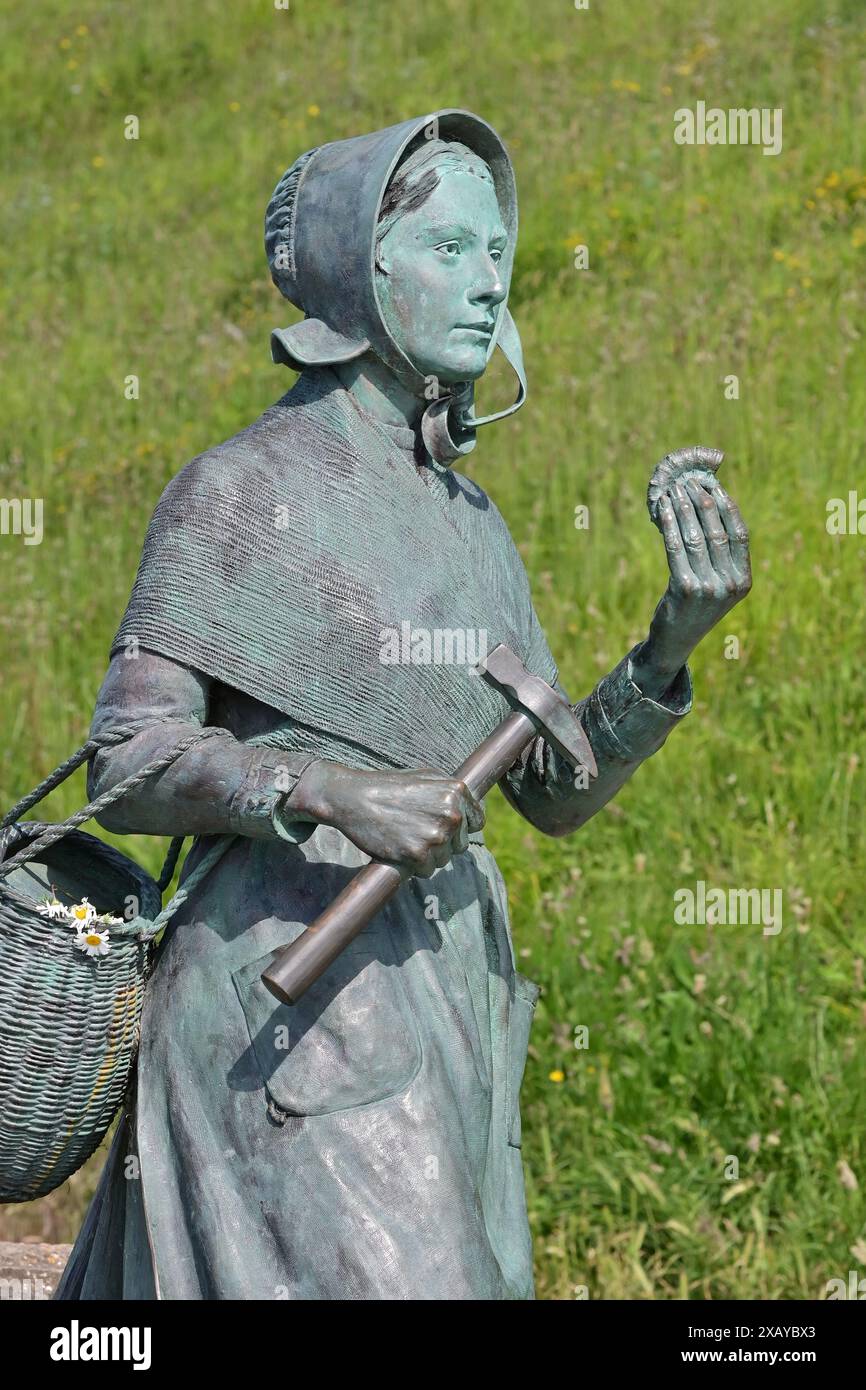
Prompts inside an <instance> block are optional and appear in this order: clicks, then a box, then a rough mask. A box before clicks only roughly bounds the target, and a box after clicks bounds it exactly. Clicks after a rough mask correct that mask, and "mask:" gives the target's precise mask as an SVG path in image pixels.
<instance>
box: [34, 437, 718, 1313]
mask: <svg viewBox="0 0 866 1390" xmlns="http://www.w3.org/2000/svg"><path fill="white" fill-rule="evenodd" d="M391 433H392V436H393V444H394V447H395V448H396V449H398V450H400V451H401V456H402V457H403V458H404V459H405V464H406V467H409V468H412V467H416V466H417V459H418V454H417V449H418V443H417V441H416V440H415V438H414V435H413V432H412V431H410V430H401V429H399V428H392V429H391ZM560 688H561V687H560ZM690 704H691V686H690V679H689V675H688V671H687V669H686V668H683V670H682V671H681V672H680V673H679V676H678V677H677V680H676V681H675V682H674V684H673V686H672V687H671V689H670V691H669V692H667V695H666V697H665V703H663V704H660V703H657V702H655V701H652V700H649V699H647V698H645V697H643V696H642V694H641V692H640V691H639V690H638V689H637V687H636V686H635V685H634V682H633V681H632V680H631V676H630V661H629V658H623V661H621V662H620V663H619V665H618V666H617V667H616V668H615V669H614V671H613V672H611V673H610V674H609V675H608V676H606V677H604V679H603V680H602V681H600V682H599V684H598V685H597V686H596V688H595V690H594V691H593V692H592V694H591V695H590V696H589V697H588V698H587V699H586V700H584V701H582V702H581V703H580V704H579V705H578V706H577V707H576V708H577V711H578V714H579V716H580V717H581V719H582V722H583V725H584V728H585V730H586V733H587V736H588V737H589V740H590V743H591V745H592V748H593V752H594V754H595V757H596V761H597V764H598V778H597V779H596V780H595V781H593V782H591V783H590V785H589V786H588V787H583V786H578V787H576V786H575V784H574V778H573V774H572V772H571V770H570V769H569V768H568V766H567V764H565V763H564V761H563V760H562V759H561V758H560V757H559V755H558V754H556V753H555V752H554V750H553V749H552V748H551V746H550V745H549V744H548V743H547V742H546V741H545V740H544V739H543V738H542V737H538V738H537V739H536V740H535V741H534V743H533V744H532V745H531V746H530V747H529V748H528V749H527V750H526V753H525V754H524V756H523V757H522V758H521V759H520V760H519V762H518V763H517V764H515V767H514V768H513V769H512V771H511V772H510V773H509V774H508V776H507V778H505V779H504V780H503V783H502V784H501V786H502V789H503V791H504V792H505V794H506V796H507V797H508V799H509V801H510V802H511V803H512V805H513V806H514V807H515V809H516V810H517V811H519V812H520V813H521V814H523V815H524V816H526V817H527V819H529V820H530V821H531V822H533V823H534V824H536V825H537V826H539V827H540V828H541V829H545V830H551V829H552V833H560V831H559V830H558V829H557V828H556V827H557V824H558V822H557V817H558V816H559V817H565V818H567V819H566V820H565V821H564V822H563V823H567V824H568V825H569V827H570V828H576V827H577V826H578V825H579V824H581V823H583V822H584V821H585V820H587V819H588V818H589V817H590V816H591V815H593V814H594V813H595V812H596V811H597V810H598V809H599V808H600V807H601V806H603V805H604V804H605V802H606V801H607V800H609V798H610V797H611V796H612V795H614V794H615V792H616V791H617V790H618V788H619V787H620V786H622V784H623V783H624V782H625V781H626V780H627V778H628V777H629V776H630V775H631V774H632V773H633V772H634V770H635V768H636V767H637V766H638V765H639V763H640V762H641V761H642V760H643V759H644V758H645V757H648V756H650V755H651V754H652V753H653V752H655V751H656V750H657V749H658V748H659V747H660V746H661V744H662V743H663V742H664V740H665V738H666V736H667V734H668V732H669V731H670V729H671V728H672V727H673V726H674V724H675V723H677V722H678V720H679V719H680V718H682V716H683V715H684V714H685V713H686V712H687V711H688V709H689V708H690ZM130 720H134V721H136V722H137V723H140V724H141V726H142V732H141V733H139V734H137V735H136V737H135V738H133V739H131V740H129V741H128V742H127V743H125V744H122V745H120V746H118V747H115V748H113V749H111V750H108V751H105V752H102V753H100V754H99V755H98V757H97V759H96V762H95V764H94V765H93V767H92V768H91V786H90V791H91V793H92V794H97V793H99V792H100V791H102V790H104V789H105V787H107V786H110V785H112V784H113V783H114V782H116V781H117V780H118V779H119V778H121V777H123V776H125V775H127V774H128V773H129V772H130V771H132V770H133V769H135V768H138V767H140V766H142V765H143V764H144V763H145V762H146V761H147V760H148V758H150V757H153V756H154V754H155V752H156V751H158V750H159V749H161V748H163V747H165V746H166V745H167V744H168V743H169V742H173V741H176V739H177V738H178V736H179V734H182V733H184V732H188V731H189V728H190V725H191V724H192V725H201V724H216V725H221V726H222V727H224V728H226V729H227V730H229V731H230V734H231V735H232V737H231V738H229V737H226V738H222V737H221V738H218V739H214V740H211V741H209V743H207V744H204V745H202V746H201V747H200V748H197V749H195V750H190V751H189V752H187V753H186V754H184V755H183V757H182V758H181V759H179V761H178V762H177V763H176V764H175V765H174V767H173V768H172V769H170V770H169V771H168V772H166V773H163V774H162V775H161V776H160V778H159V779H158V780H157V781H156V782H155V783H154V784H153V785H152V786H150V787H148V788H146V789H142V790H140V791H138V792H137V793H136V794H134V795H133V796H131V797H130V798H127V799H125V800H124V802H123V803H121V804H120V806H119V807H118V808H116V809H115V811H114V812H113V813H112V814H111V815H109V814H108V813H106V815H105V816H104V818H103V824H104V825H106V826H107V828H109V829H114V830H119V831H124V830H129V831H148V832H151V833H161V834H173V833H177V832H178V831H179V830H180V831H186V832H189V833H194V834H195V836H196V838H195V840H194V843H193V847H192V849H191V851H190V853H189V855H188V857H187V861H186V864H185V867H184V875H186V874H188V873H189V872H190V871H191V869H192V868H193V867H194V866H195V865H196V864H197V863H198V862H199V861H200V859H201V857H202V856H203V855H204V854H206V853H207V852H208V849H209V848H210V846H211V845H212V844H213V843H214V837H215V836H217V835H227V834H230V835H232V836H233V837H234V838H233V839H232V842H231V844H230V846H229V848H228V849H227V851H226V853H225V854H224V855H223V857H222V859H220V860H219V862H218V863H217V864H216V866H215V867H214V868H213V869H212V870H211V872H210V874H209V876H208V877H206V878H205V880H204V882H203V883H202V884H201V885H200V887H199V888H198V889H197V890H196V891H195V892H193V893H192V894H191V895H190V898H189V900H188V901H187V902H186V904H185V905H184V907H183V908H182V909H181V911H180V912H179V914H178V915H177V917H176V918H175V919H174V921H173V922H172V924H171V925H170V927H169V928H168V930H167V932H166V935H165V937H164V939H163V942H162V946H161V949H160V953H159V957H158V962H157V965H156V969H155V971H154V974H153V977H152V979H151V980H150V982H149V984H148V987H147V991H146V996H145V1007H144V1013H143V1018H142V1030H141V1046H140V1051H139V1057H138V1064H137V1074H136V1077H135V1081H134V1084H133V1085H132V1086H131V1089H130V1092H129V1094H128V1097H127V1100H126V1103H125V1105H124V1107H123V1110H122V1112H121V1118H120V1123H119V1125H118V1129H117V1132H116V1135H115V1139H114V1142H113V1145H112V1148H111V1151H110V1154H109V1157H108V1160H107V1162H106V1165H105V1168H104V1170H103V1173H102V1176H101V1179H100V1182H99V1186H98V1189H97V1191H96V1194H95V1196H94V1198H93V1201H92V1203H91V1206H90V1209H89V1211H88V1213H87V1216H86V1219H85V1222H84V1225H83V1227H82V1230H81V1233H80V1235H79V1237H78V1240H77V1242H76V1244H75V1247H74V1250H73V1253H72V1256H71V1258H70V1261H69V1264H68V1266H67V1269H66V1272H65V1275H64V1278H63V1281H62V1283H61V1285H60V1287H59V1288H58V1290H57V1293H56V1295H55V1297H56V1298H59V1299H105V1298H123V1299H147V1298H161V1299H230V1298H238V1299H316V1300H318V1299H329V1300H330V1299H412V1300H427V1299H472V1300H475V1299H529V1298H532V1297H533V1296H534V1286H533V1273H532V1245H531V1239H530V1231H529V1224H528V1219H527V1211H526V1200H525V1193H524V1179H523V1168H522V1155H521V1119H520V1108H519V1092H520V1086H521V1079H522V1076H523V1071H524V1066H525V1062H526V1056H527V1047H528V1042H529V1034H530V1027H531V1024H532V1019H533V1013H534V1009H535V1004H536V999H537V996H538V992H539V991H538V986H537V985H536V984H535V983H533V982H532V981H530V980H528V979H526V978H525V977H524V976H523V975H521V974H520V973H519V972H518V971H517V969H516V963H515V952H514V947H513V943H512V937H511V931H510V926H509V917H508V907H507V900H506V892H505V886H504V883H503V880H502V876H501V874H500V872H499V869H498V867H497V865H496V861H495V859H494V857H493V855H492V853H491V852H490V850H489V849H488V848H487V846H486V844H485V843H484V836H483V833H481V832H478V833H475V834H473V835H472V836H471V837H470V844H469V847H468V849H467V850H466V851H465V852H464V853H462V854H460V855H458V856H456V857H455V858H454V859H452V860H451V862H450V863H449V864H447V865H446V866H445V867H444V868H442V869H439V870H437V872H436V873H435V874H434V875H433V876H432V877H430V878H428V879H423V880H420V879H414V880H409V881H407V882H405V883H404V884H403V885H402V886H401V888H400V889H399V891H398V893H397V895H396V896H395V897H394V898H393V899H392V901H391V903H390V904H389V905H388V907H387V908H386V909H385V910H384V911H382V912H381V913H380V914H379V915H378V916H377V917H376V918H375V919H374V920H373V921H372V922H371V923H370V925H369V927H367V928H366V929H365V930H364V931H363V932H362V933H361V934H360V936H359V937H358V938H356V940H355V941H354V942H353V943H352V945H351V946H350V947H349V949H348V950H347V951H346V952H345V953H344V954H343V955H342V956H341V957H340V958H339V960H338V961H337V962H336V963H335V964H334V965H333V966H332V967H331V968H330V969H329V971H328V972H327V973H326V975H325V976H323V978H322V979H321V980H320V981H319V982H318V983H317V984H316V985H315V986H314V987H313V988H312V989H311V990H310V991H308V993H307V994H306V995H305V996H304V997H303V999H302V1000H301V1001H300V1002H299V1003H298V1004H297V1005H295V1006H293V1007H291V1008H290V1007H287V1006H284V1005H280V1004H278V1003H277V1002H276V1001H275V1000H274V999H273V997H272V996H271V995H270V994H268V992H267V991H266V990H265V989H264V987H263V986H262V985H261V982H260V976H261V973H262V971H263V970H264V969H265V968H266V967H267V965H268V964H269V963H270V961H271V959H272V954H273V952H274V951H275V949H276V948H277V947H279V946H282V945H284V944H286V943H287V942H289V941H291V940H293V939H294V938H295V937H296V936H297V935H298V934H299V933H300V932H301V931H302V930H303V929H304V927H305V926H306V925H308V924H309V923H310V922H311V921H312V920H313V919H314V917H315V916H316V915H317V913H318V912H319V911H321V910H322V908H323V907H324V906H326V905H327V904H328V903H329V902H330V901H331V900H332V899H333V898H334V897H335V896H336V895H337V893H338V892H339V891H340V890H341V889H342V888H343V886H344V885H345V883H346V882H347V879H348V878H349V877H350V875H351V874H352V872H353V871H354V870H355V869H356V868H358V867H359V866H361V865H363V864H365V863H367V862H368V859H367V856H366V855H364V854H363V853H362V852H361V851H360V850H359V849H357V848H356V847H355V845H354V844H353V843H352V842H351V841H350V840H348V839H347V838H346V836H344V835H343V834H342V833H341V832H340V831H339V830H337V829H336V828H334V827H331V826H327V825H317V826H312V825H311V824H309V823H303V822H298V821H297V820H292V818H291V814H290V808H291V792H290V791H289V792H288V793H287V792H286V791H285V787H286V785H287V783H286V781H285V780H284V781H283V782H281V783H280V784H279V785H280V787H281V790H275V783H276V780H277V779H276V773H277V771H279V772H280V774H281V776H282V777H283V778H284V779H286V778H287V779H288V784H289V785H290V786H291V787H292V788H293V787H294V786H295V785H296V784H297V779H298V778H299V776H300V775H301V772H302V771H303V768H304V767H305V766H307V765H308V763H309V762H310V760H311V758H310V756H309V755H308V756H304V755H303V754H300V753H297V752H289V753H288V754H287V753H286V751H285V748H284V747H283V746H280V745H279V739H278V738H275V737H274V731H279V729H280V728H281V727H282V725H283V724H284V716H283V714H282V713H280V712H279V711H277V710H275V709H273V708H270V707H269V706H268V705H266V704H265V703H263V702H260V701H257V700H255V699H252V698H251V697H250V696H249V695H247V694H242V693H241V692H239V691H237V690H235V689H232V688H230V687H228V686H225V685H224V684H221V683H220V682H218V681H214V680H212V679H211V678H210V677H208V676H206V675H205V674H204V673H203V672H202V671H200V670H196V669H190V668H187V667H185V666H183V665H182V664H180V663H178V662H175V661H172V660H168V659H167V658H165V657H164V656H161V655H158V654H154V653H150V652H149V651H147V650H145V649H142V650H141V651H140V652H139V653H138V656H137V659H136V660H135V661H124V660H123V657H122V656H121V655H116V656H115V657H114V658H113V659H112V662H111V666H110V668H109V671H108V675H107V677H106V680H105V682H104V683H103V687H102V690H101V692H100V697H99V703H98V706H97V711H96V716H95V719H94V729H95V730H104V729H105V728H108V727H110V726H111V724H112V723H113V722H128V721H130ZM155 720H161V721H163V722H162V723H160V724H154V722H153V721H155ZM328 756H330V757H336V755H335V753H334V752H333V751H330V752H329V754H328ZM337 760H338V761H339V758H338V757H337ZM346 761H348V762H351V761H352V757H351V750H350V748H349V745H348V744H347V745H346ZM445 770H448V769H445Z"/></svg>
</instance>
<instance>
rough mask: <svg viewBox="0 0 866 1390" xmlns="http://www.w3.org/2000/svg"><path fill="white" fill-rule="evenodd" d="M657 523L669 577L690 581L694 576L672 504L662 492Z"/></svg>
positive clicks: (683, 581) (678, 582) (677, 580)
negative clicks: (669, 573)
mask: <svg viewBox="0 0 866 1390" xmlns="http://www.w3.org/2000/svg"><path fill="white" fill-rule="evenodd" d="M658 523H659V527H660V528H661V533H662V535H663V537H664V542H665V554H666V555H667V557H668V569H669V570H670V572H671V578H672V579H673V580H674V582H675V583H677V584H684V583H686V582H690V581H691V580H693V579H694V578H695V576H694V573H693V571H692V567H691V565H690V564H689V561H688V557H687V555H686V550H685V546H684V545H683V538H682V534H681V532H680V524H679V522H678V521H677V514H676V512H675V511H674V504H673V502H672V501H671V499H670V498H669V497H668V495H667V493H663V494H662V496H661V497H660V498H659V505H658Z"/></svg>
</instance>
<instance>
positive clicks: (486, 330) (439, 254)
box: [376, 169, 508, 384]
mask: <svg viewBox="0 0 866 1390" xmlns="http://www.w3.org/2000/svg"><path fill="white" fill-rule="evenodd" d="M507 240H508V235H507V232H506V230H505V228H504V226H503V225H502V218H501V215H500V212H499V204H498V203H497V201H496V193H495V191H494V188H493V185H492V184H491V183H488V181H487V180H486V179H480V178H478V177H477V176H475V175H474V174H469V173H464V172H462V171H461V170H459V169H445V170H444V171H442V172H441V174H440V178H439V183H438V184H437V186H436V188H434V190H433V192H432V193H431V194H430V195H429V197H428V198H426V199H425V201H424V202H423V203H422V204H421V206H420V207H419V208H415V209H414V210H413V211H411V212H407V213H405V214H404V215H402V216H401V217H399V218H398V219H397V221H396V222H395V223H394V225H393V226H392V227H391V228H390V229H389V230H388V232H386V234H385V236H384V237H383V238H382V241H381V242H380V243H379V255H378V265H379V270H378V272H377V275H376V291H377V294H378V296H379V305H380V308H381V311H382V317H383V319H384V321H385V324H386V326H387V328H388V331H389V333H390V334H391V336H392V338H393V339H394V341H395V342H396V343H397V345H398V347H400V348H401V349H402V351H403V352H404V353H405V354H406V356H407V357H408V358H409V360H410V362H411V363H412V364H413V366H414V367H416V368H417V370H418V371H419V372H421V373H422V374H423V375H424V376H426V377H435V378H436V379H437V381H442V382H445V383H447V384H450V383H453V382H456V381H474V380H475V379H476V378H477V377H479V376H481V374H482V372H483V371H484V368H485V367H486V365H487V356H488V350H489V347H490V339H491V337H492V335H493V332H494V330H495V328H496V323H497V316H498V311H499V306H500V304H501V303H502V302H503V300H504V299H505V297H506V295H507V293H508V285H507V284H503V282H502V279H501V278H500V271H499V263H500V261H501V260H502V258H503V256H504V254H505V246H506V242H507Z"/></svg>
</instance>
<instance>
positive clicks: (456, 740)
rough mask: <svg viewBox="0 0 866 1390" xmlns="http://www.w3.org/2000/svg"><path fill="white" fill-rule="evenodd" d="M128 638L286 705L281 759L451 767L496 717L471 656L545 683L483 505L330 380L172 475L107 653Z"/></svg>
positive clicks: (545, 656)
mask: <svg viewBox="0 0 866 1390" xmlns="http://www.w3.org/2000/svg"><path fill="white" fill-rule="evenodd" d="M408 433H409V432H408V431H407V434H408ZM419 454H420V450H419V453H417V454H416V460H417V459H418V458H419ZM425 634H426V638H425ZM455 634H456V636H455ZM131 639H136V640H137V641H138V642H139V643H140V645H141V646H143V647H146V648H147V649H149V650H151V651H155V652H157V653H159V654H160V655H163V656H166V657H169V658H171V659H173V660H175V661H178V662H181V663H183V664H184V665H187V666H191V667H193V668H195V669H197V670H200V671H202V672H204V673H205V674H207V675H209V676H211V677H213V678H215V679H217V680H219V681H221V682H223V683H224V684H226V685H228V686H231V687H233V688H235V689H237V690H240V691H243V692H244V693H245V694H247V695H250V696H252V697H253V698H255V699H257V700H259V701H261V702H262V703H264V704H267V705H270V706H272V707H273V708H274V709H276V710H277V711H280V712H281V713H282V714H283V715H285V716H287V727H288V728H290V729H291V731H292V734H291V737H290V738H287V739H284V740H283V743H284V746H287V747H293V748H296V749H298V750H301V751H316V752H317V753H318V754H319V755H320V756H329V755H330V756H336V755H337V752H339V756H338V757H337V760H338V761H343V762H347V761H349V762H353V763H355V764H356V765H358V766H366V767H379V768H383V769H384V768H410V767H420V766H427V767H435V768H438V769H440V770H442V771H444V772H448V773H450V772H453V771H454V770H455V769H456V768H457V767H458V766H459V764H460V763H461V762H463V760H464V759H465V758H466V757H468V755H469V754H470V753H471V752H472V751H473V750H474V749H475V748H476V747H477V746H478V744H479V743H480V742H481V741H482V740H483V739H484V738H485V737H486V736H487V735H488V734H489V733H491V732H492V730H493V729H494V727H495V726H496V725H497V724H498V723H499V722H500V720H501V719H503V718H504V717H505V715H506V714H507V713H508V709H509V706H508V703H507V701H506V700H505V698H504V696H503V695H502V694H501V693H500V692H498V691H497V690H495V689H494V688H493V687H492V686H490V685H489V684H488V683H487V682H486V681H484V680H483V679H480V678H479V676H478V674H477V672H476V671H475V670H474V669H473V666H472V665H471V664H470V661H469V660H468V659H467V654H472V653H473V652H474V653H475V654H476V658H477V656H479V655H480V656H481V657H483V655H484V652H485V650H486V651H489V650H491V649H492V648H493V647H494V646H495V645H496V644H497V643H498V642H505V643H507V644H508V646H510V647H511V648H512V649H513V650H514V651H515V652H516V653H517V655H518V656H519V657H520V658H521V660H522V661H523V662H524V663H525V665H526V666H527V667H528V669H529V670H530V671H532V672H533V673H534V674H536V675H539V676H541V677H542V678H543V679H544V680H546V681H548V682H550V683H551V684H553V682H554V681H555V679H556V674H557V673H556V667H555V665H554V662H553V658H552V656H551V654H550V651H549V648H548V645H547V642H546V640H545V637H544V633H543V632H542V629H541V627H540V625H539V623H538V619H537V617H536V615H535V611H534V609H533V606H532V600H531V596H530V591H529V583H528V580H527V576H526V571H525V569H524V566H523V562H522V560H521V558H520V556H519V554H518V552H517V548H516V546H515V545H514V542H513V540H512V538H511V536H510V534H509V531H508V528H507V526H506V524H505V522H504V520H503V518H502V516H501V514H500V512H499V511H498V509H497V508H496V506H495V505H494V504H493V502H492V501H491V500H490V498H489V497H488V496H487V495H486V494H485V493H484V492H483V491H482V489H481V488H480V487H478V486H477V485H476V484H475V483H474V482H472V481H471V480H470V479H468V478H466V477H463V476H461V475H460V474H457V473H454V472H453V470H450V469H447V468H440V467H439V466H438V465H436V464H434V463H433V461H432V460H431V459H430V457H429V455H426V456H424V461H423V462H419V463H418V465H417V466H416V464H415V463H413V462H412V457H411V455H410V454H409V453H408V452H406V450H405V449H400V448H398V447H396V446H395V442H394V437H393V435H390V434H389V433H388V432H387V430H386V429H385V428H383V427H382V426H380V425H379V423H378V422H377V421H376V420H375V418H374V417H373V416H371V415H369V414H367V413H366V412H365V411H363V410H362V409H361V408H360V407H359V405H358V404H357V403H356V401H355V399H354V397H352V396H351V394H350V393H349V392H348V391H347V390H346V389H345V388H344V387H343V385H342V383H341V382H340V381H339V378H338V377H337V376H336V374H335V373H334V372H333V371H332V370H331V369H330V368H329V367H314V368H310V369H308V370H306V371H305V372H303V373H302V375H301V376H300V377H299V379H298V381H297V382H296V384H295V385H294V387H293V388H292V389H291V390H290V391H288V392H287V393H286V395H285V396H283V397H282V399H281V400H279V401H277V402H276V403H275V404H274V405H272V406H270V407H269V408H268V409H267V410H265V411H264V413H263V414H262V415H261V416H260V417H259V418H258V419H257V420H256V421H254V422H253V423H252V424H251V425H249V426H248V427H247V428H245V429H243V430H242V431H240V433H238V434H237V435H235V436H234V437H233V438H231V439H229V440H227V441H225V442H224V443H222V444H219V445H217V446H216V447H214V448H212V449H208V450H207V451H206V452H204V453H203V454H200V455H198V456H197V457H196V458H194V459H192V460H191V461H190V462H189V463H187V465H186V466H185V467H184V468H183V469H181V471H180V472H179V473H178V474H177V475H176V476H175V477H174V478H173V479H172V480H171V482H169V484H168V486H167V487H166V488H165V490H164V492H163V494H162V496H161V498H160V500H159V502H158V504H157V506H156V509H155V511H154V513H153V516H152V519H151V521H150V524H149V527H148V530H147V534H146V537H145V541H144V547H143V551H142V555H141V560H140V564H139V568H138V574H137V577H136V580H135V584H134V586H133V589H132V594H131V596H130V599H129V603H128V606H127V608H126V612H125V613H124V616H123V619H122V621H121V623H120V627H119V628H118V630H117V633H116V635H115V637H114V640H113V642H112V646H111V653H112V655H114V653H115V652H117V651H118V650H120V649H122V648H123V647H125V646H127V644H128V643H129V642H130V640H131ZM461 647H462V651H461ZM461 656H462V658H463V659H461ZM347 749H348V750H349V752H348V753H347ZM352 750H354V752H352Z"/></svg>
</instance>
